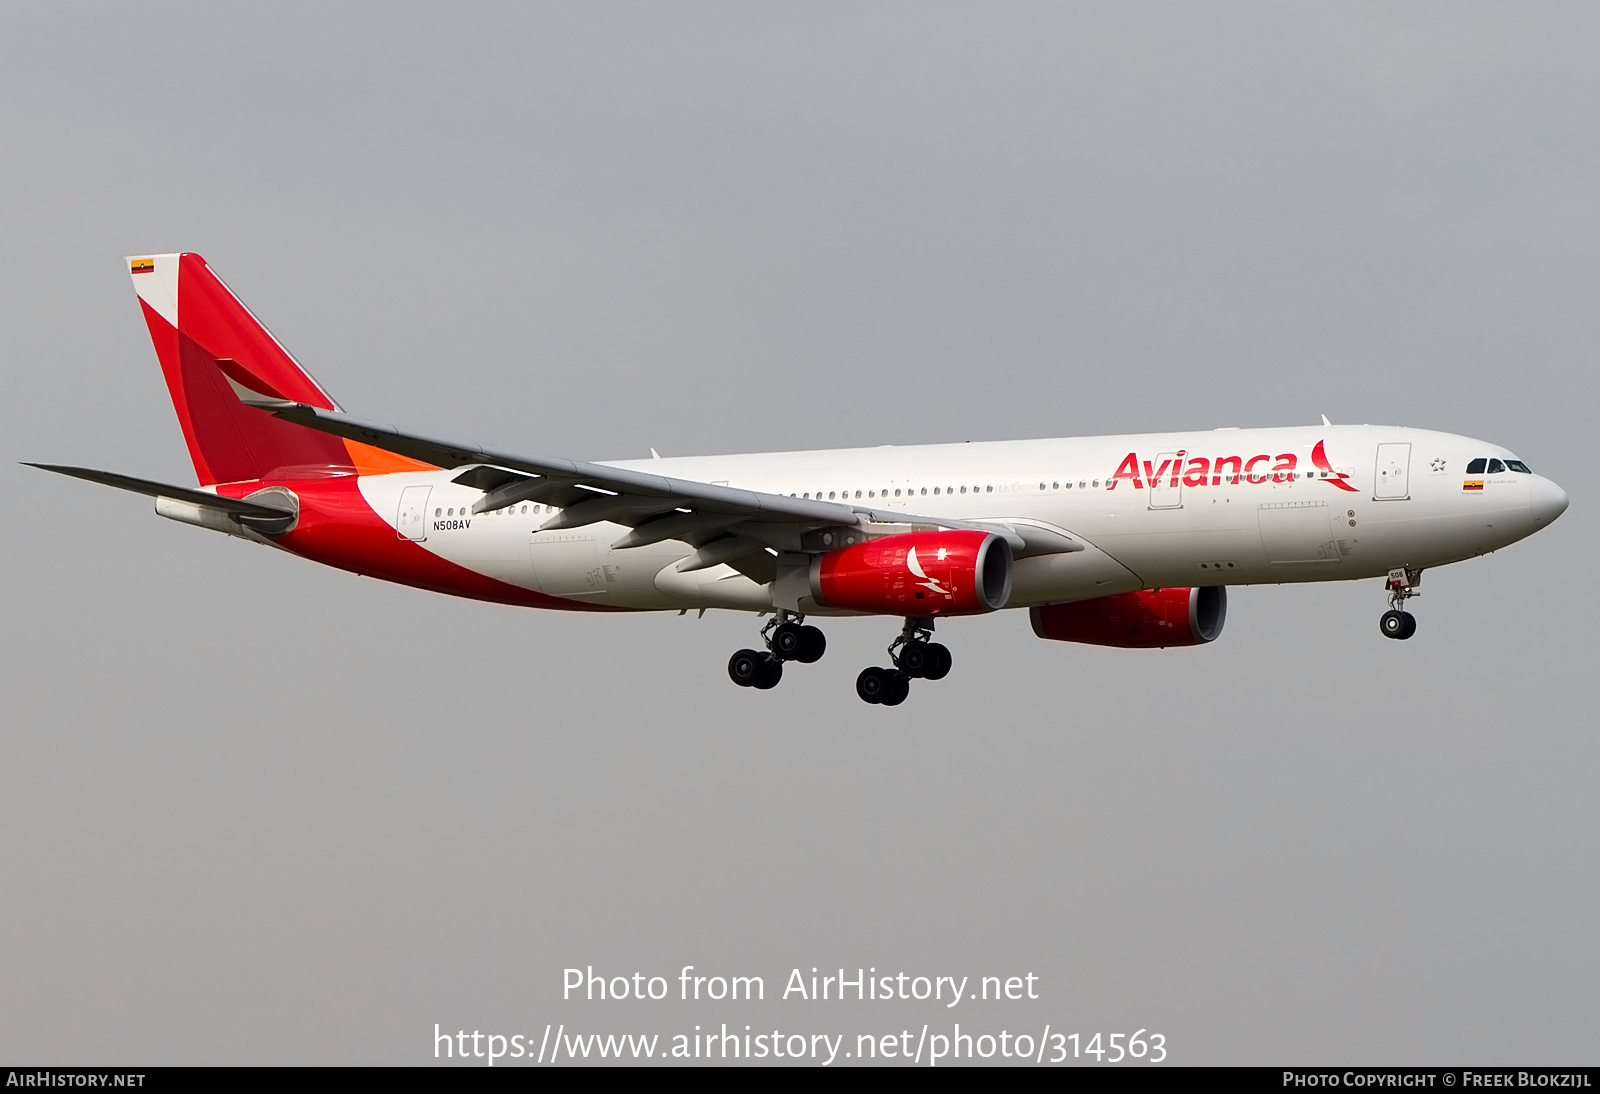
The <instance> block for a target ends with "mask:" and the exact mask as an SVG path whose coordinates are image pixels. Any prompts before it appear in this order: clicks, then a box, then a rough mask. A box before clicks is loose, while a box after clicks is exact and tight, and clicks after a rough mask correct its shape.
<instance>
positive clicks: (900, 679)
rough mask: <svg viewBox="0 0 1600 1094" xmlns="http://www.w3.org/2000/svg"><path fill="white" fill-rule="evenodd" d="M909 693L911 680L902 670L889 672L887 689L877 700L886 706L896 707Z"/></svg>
mask: <svg viewBox="0 0 1600 1094" xmlns="http://www.w3.org/2000/svg"><path fill="white" fill-rule="evenodd" d="M910 694H911V680H910V679H909V678H908V677H907V676H906V674H905V673H903V672H896V673H891V674H890V676H889V690H888V691H887V692H885V694H884V696H883V698H882V699H879V700H878V702H880V703H882V704H883V705H884V706H886V707H897V706H899V705H900V704H901V703H903V702H905V701H906V696H908V695H910Z"/></svg>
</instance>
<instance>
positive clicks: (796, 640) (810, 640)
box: [728, 608, 828, 691]
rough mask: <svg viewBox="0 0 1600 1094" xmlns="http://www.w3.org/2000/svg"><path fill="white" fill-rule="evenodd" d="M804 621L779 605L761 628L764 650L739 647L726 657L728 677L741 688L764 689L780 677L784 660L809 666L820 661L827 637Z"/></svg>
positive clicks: (770, 686) (825, 649) (771, 686)
mask: <svg viewBox="0 0 1600 1094" xmlns="http://www.w3.org/2000/svg"><path fill="white" fill-rule="evenodd" d="M804 620H805V616H803V615H799V614H797V613H795V612H791V611H787V610H785V609H783V608H779V609H778V613H777V614H776V615H774V616H773V617H772V618H771V619H769V620H767V625H766V626H764V627H762V628H761V641H762V644H763V645H765V646H766V647H767V650H766V652H765V653H762V652H761V651H760V650H739V651H738V652H737V653H735V654H734V655H733V656H732V657H730V658H728V678H729V679H730V680H732V681H733V682H734V683H735V684H738V685H739V686H740V687H742V688H759V689H760V690H762V691H766V690H768V689H770V688H775V687H777V686H778V681H780V680H782V679H783V663H784V662H785V661H798V662H800V663H801V664H802V665H810V664H813V663H814V662H817V661H820V660H822V655H823V654H824V653H825V652H827V649H828V639H827V636H826V635H824V634H823V633H822V631H821V630H819V629H818V628H816V627H811V626H806V625H805V622H804Z"/></svg>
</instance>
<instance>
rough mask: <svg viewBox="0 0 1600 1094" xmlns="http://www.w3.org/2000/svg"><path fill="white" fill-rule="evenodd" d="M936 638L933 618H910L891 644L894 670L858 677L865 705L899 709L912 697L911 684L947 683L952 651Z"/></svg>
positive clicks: (863, 673) (874, 669) (866, 671)
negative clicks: (939, 681)
mask: <svg viewBox="0 0 1600 1094" xmlns="http://www.w3.org/2000/svg"><path fill="white" fill-rule="evenodd" d="M932 637H933V619H932V617H931V616H910V617H908V618H907V619H906V625H905V627H904V629H902V630H901V632H900V636H899V637H898V638H896V639H895V640H894V641H893V642H891V643H890V644H889V660H890V661H891V662H893V664H894V668H892V669H885V668H878V667H876V666H874V667H872V668H868V669H862V670H861V675H860V676H857V677H856V694H857V695H859V696H860V697H861V698H862V700H863V701H864V702H868V703H877V704H879V705H881V706H886V707H893V706H899V705H900V704H901V703H903V702H905V701H906V696H908V695H910V694H911V681H912V680H916V679H922V680H943V679H944V678H945V677H946V676H947V675H949V672H950V663H951V657H950V651H949V649H947V648H946V647H944V646H943V645H941V644H940V643H938V642H930V641H929V639H931V638H932Z"/></svg>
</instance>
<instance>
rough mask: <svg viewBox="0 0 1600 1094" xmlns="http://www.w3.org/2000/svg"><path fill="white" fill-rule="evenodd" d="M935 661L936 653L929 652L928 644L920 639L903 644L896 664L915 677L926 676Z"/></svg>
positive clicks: (902, 670) (901, 669)
mask: <svg viewBox="0 0 1600 1094" xmlns="http://www.w3.org/2000/svg"><path fill="white" fill-rule="evenodd" d="M934 663H935V655H933V654H930V653H929V652H928V644H927V643H926V642H923V641H920V640H918V639H912V640H911V641H910V642H907V643H906V644H905V645H903V646H901V647H900V656H899V657H897V658H895V665H896V666H897V667H898V668H899V669H900V671H901V672H903V673H905V674H906V675H907V676H909V677H911V678H913V679H915V678H916V677H919V676H926V675H927V674H928V669H930V668H932V667H933V665H934Z"/></svg>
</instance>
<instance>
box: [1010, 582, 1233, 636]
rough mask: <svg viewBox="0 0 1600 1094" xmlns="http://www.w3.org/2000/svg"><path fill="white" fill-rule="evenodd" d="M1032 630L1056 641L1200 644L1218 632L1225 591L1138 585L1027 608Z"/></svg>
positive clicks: (1213, 587) (1224, 608)
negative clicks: (1136, 589) (1124, 590)
mask: <svg viewBox="0 0 1600 1094" xmlns="http://www.w3.org/2000/svg"><path fill="white" fill-rule="evenodd" d="M1028 615H1029V617H1030V618H1031V619H1032V620H1033V633H1034V634H1036V635H1038V636H1039V637H1040V638H1049V639H1053V640H1054V641H1057V642H1087V643H1088V644H1090V645H1093V646H1120V647H1122V648H1124V649H1153V648H1156V647H1164V646H1198V645H1201V644H1202V643H1205V642H1210V641H1212V640H1213V639H1215V638H1216V637H1217V635H1219V634H1221V633H1222V622H1223V620H1224V619H1226V618H1227V615H1228V590H1227V589H1226V588H1224V587H1223V586H1220V585H1210V586H1207V587H1205V588H1201V589H1142V590H1140V591H1139V592H1136V593H1117V594H1116V595H1114V596H1102V597H1097V598H1095V599H1094V600H1076V601H1073V602H1072V603H1070V604H1046V605H1045V606H1044V607H1041V608H1033V609H1031V610H1030V611H1029V613H1028Z"/></svg>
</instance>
